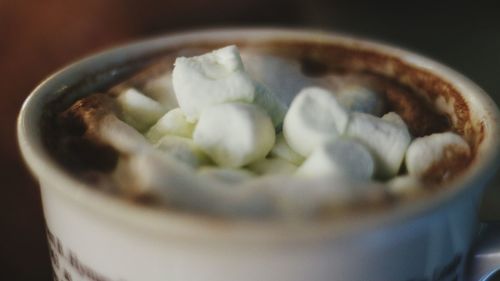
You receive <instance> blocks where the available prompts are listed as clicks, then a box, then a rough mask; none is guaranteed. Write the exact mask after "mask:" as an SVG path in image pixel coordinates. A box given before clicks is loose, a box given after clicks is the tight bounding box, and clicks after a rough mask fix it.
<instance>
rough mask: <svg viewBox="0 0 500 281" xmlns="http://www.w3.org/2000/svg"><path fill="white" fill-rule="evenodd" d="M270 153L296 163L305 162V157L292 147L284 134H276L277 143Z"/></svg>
mask: <svg viewBox="0 0 500 281" xmlns="http://www.w3.org/2000/svg"><path fill="white" fill-rule="evenodd" d="M270 155H271V156H272V157H277V158H281V159H284V160H286V161H288V162H290V163H293V164H295V165H300V164H302V162H304V157H302V156H301V155H299V154H298V153H297V152H295V151H293V150H292V149H291V148H290V146H289V145H288V143H286V140H285V137H283V134H279V135H277V136H276V143H275V144H274V146H273V149H271V152H270Z"/></svg>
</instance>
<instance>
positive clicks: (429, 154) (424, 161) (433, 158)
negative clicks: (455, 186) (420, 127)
mask: <svg viewBox="0 0 500 281" xmlns="http://www.w3.org/2000/svg"><path fill="white" fill-rule="evenodd" d="M469 155H470V148H469V145H468V144H467V142H466V141H465V140H464V139H463V138H462V137H461V136H459V135H457V134H455V133H452V132H446V133H437V134H432V135H429V136H425V137H421V138H417V139H415V140H414V141H413V142H412V143H411V144H410V146H409V147H408V151H407V152H406V169H407V170H408V172H409V173H410V175H413V176H416V177H420V176H422V175H424V174H425V173H426V172H427V171H428V170H429V169H430V168H431V167H432V166H433V165H434V164H436V163H439V162H440V161H443V160H444V161H446V160H450V161H453V156H466V157H468V156H469Z"/></svg>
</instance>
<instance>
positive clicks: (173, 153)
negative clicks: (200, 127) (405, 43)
mask: <svg viewBox="0 0 500 281" xmlns="http://www.w3.org/2000/svg"><path fill="white" fill-rule="evenodd" d="M155 148H157V149H159V150H160V151H162V152H165V153H166V155H168V157H171V158H173V159H175V160H177V161H176V162H180V163H183V164H186V165H187V166H189V167H192V168H197V167H199V166H201V165H203V164H206V163H207V162H208V158H207V156H206V155H205V153H203V151H202V150H201V149H200V148H199V147H198V146H197V145H196V144H195V143H194V142H193V141H192V140H191V139H188V138H183V137H178V136H164V137H163V138H161V139H160V140H159V141H158V143H157V144H156V145H155Z"/></svg>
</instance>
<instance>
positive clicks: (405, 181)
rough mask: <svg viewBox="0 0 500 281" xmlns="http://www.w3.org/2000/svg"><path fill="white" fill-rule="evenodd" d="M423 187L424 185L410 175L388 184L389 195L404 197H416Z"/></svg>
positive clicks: (393, 179)
mask: <svg viewBox="0 0 500 281" xmlns="http://www.w3.org/2000/svg"><path fill="white" fill-rule="evenodd" d="M421 187H422V183H421V182H420V181H419V180H418V179H417V178H416V177H414V176H410V175H404V176H397V177H395V178H392V179H391V180H390V181H389V182H388V183H387V189H388V191H389V193H391V194H393V195H396V196H403V197H407V196H411V195H414V194H415V193H417V192H418V191H419V189H420V188H421Z"/></svg>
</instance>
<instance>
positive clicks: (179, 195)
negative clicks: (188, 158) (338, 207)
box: [130, 152, 274, 216]
mask: <svg viewBox="0 0 500 281" xmlns="http://www.w3.org/2000/svg"><path fill="white" fill-rule="evenodd" d="M130 171H131V172H132V173H134V177H133V178H134V183H133V185H134V186H137V187H139V188H140V189H139V190H137V191H136V192H137V193H145V194H151V195H152V196H154V197H155V198H158V199H159V200H161V201H163V202H165V203H166V204H169V205H173V206H180V207H183V208H186V209H189V210H195V211H199V212H202V213H209V214H222V215H226V216H241V215H245V216H269V215H270V214H272V213H273V212H274V204H273V202H272V201H271V200H270V199H271V198H270V196H268V195H267V194H266V192H265V190H261V189H259V188H246V187H245V186H244V185H241V184H240V185H234V184H221V182H220V181H212V180H208V181H207V180H206V177H203V176H199V175H197V174H193V172H192V171H191V170H190V169H187V168H185V167H184V166H182V165H176V163H175V162H173V161H172V159H171V158H168V157H163V155H160V154H158V153H154V152H143V153H139V154H136V155H132V156H131V158H130Z"/></svg>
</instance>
